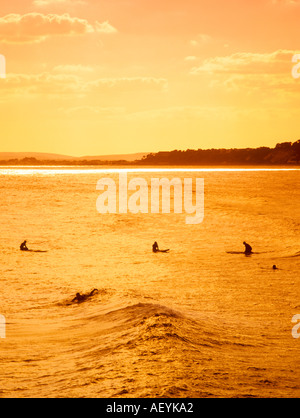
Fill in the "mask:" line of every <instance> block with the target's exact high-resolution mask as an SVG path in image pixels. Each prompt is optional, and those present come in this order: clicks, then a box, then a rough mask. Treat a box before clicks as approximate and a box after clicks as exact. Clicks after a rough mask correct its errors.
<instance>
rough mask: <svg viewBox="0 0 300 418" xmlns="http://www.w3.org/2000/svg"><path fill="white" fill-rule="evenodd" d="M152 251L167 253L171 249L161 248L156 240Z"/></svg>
mask: <svg viewBox="0 0 300 418" xmlns="http://www.w3.org/2000/svg"><path fill="white" fill-rule="evenodd" d="M152 251H153V252H154V253H167V252H168V251H170V250H169V249H168V250H160V249H159V248H158V244H157V242H156V241H155V243H154V244H153V245H152Z"/></svg>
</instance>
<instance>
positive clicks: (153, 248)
mask: <svg viewBox="0 0 300 418" xmlns="http://www.w3.org/2000/svg"><path fill="white" fill-rule="evenodd" d="M152 251H153V252H154V253H157V252H158V251H159V248H158V244H157V242H156V241H155V243H154V244H153V245H152Z"/></svg>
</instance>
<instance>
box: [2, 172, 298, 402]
mask: <svg viewBox="0 0 300 418" xmlns="http://www.w3.org/2000/svg"><path fill="white" fill-rule="evenodd" d="M103 177H111V178H113V179H115V180H116V181H117V179H118V172H117V171H115V172H109V171H107V172H104V171H101V170H99V169H97V168H87V169H79V168H64V167H60V168H46V169H45V168H17V167H16V168H4V167H2V168H0V188H1V200H0V217H1V239H0V253H1V264H0V292H1V293H0V296H1V298H0V314H1V315H4V316H5V319H6V338H5V339H4V338H2V339H0V397H2V398H6V397H15V398H16V397H20V398H23V397H24V398H25V397H102V398H108V397H136V398H138V397H171V398H172V397H177V398H178V397H299V395H300V368H299V364H298V363H299V361H298V357H299V349H300V339H296V338H293V336H292V328H293V326H294V324H293V323H292V322H291V321H292V317H293V316H294V315H296V314H300V292H299V269H300V256H299V254H300V253H299V251H300V247H299V232H300V211H299V203H300V187H299V185H300V182H299V170H297V169H291V170H280V169H272V170H268V169H266V170H257V169H252V170H245V169H240V170H236V169H229V170H216V169H207V170H199V171H189V172H185V171H177V172H168V171H165V172H161V173H158V172H151V170H149V171H147V172H144V173H141V172H138V173H136V172H130V173H129V174H128V179H130V178H133V177H143V178H144V179H146V180H147V181H148V184H150V179H151V178H152V177H160V178H161V177H168V178H170V179H171V178H173V177H179V178H181V179H183V178H185V177H192V178H193V179H195V178H196V177H198V178H204V184H205V206H204V207H205V209H204V220H203V222H202V223H201V224H199V225H187V224H186V223H185V217H186V214H185V213H182V214H174V213H170V214H151V213H149V214H131V213H128V214H99V213H98V212H97V210H96V200H97V198H98V196H99V191H97V190H96V184H97V181H98V180H99V179H100V178H103ZM25 239H27V241H28V247H29V248H30V249H33V250H45V251H47V252H45V253H39V252H28V253H25V252H21V251H20V250H19V246H20V244H21V242H22V241H23V240H25ZM154 241H157V242H158V244H159V246H160V247H161V248H170V252H169V253H167V254H162V253H159V254H154V253H152V244H153V242H154ZM243 241H247V242H249V243H250V244H251V245H252V247H253V251H254V254H253V255H251V256H250V257H246V256H245V255H244V254H234V252H237V253H238V252H242V251H243V250H244V246H243ZM231 252H233V253H231ZM274 264H275V265H276V266H277V267H278V270H273V269H272V266H273V265H274ZM94 288H97V289H98V290H99V293H98V294H97V295H95V296H94V297H93V298H91V299H89V300H87V301H86V302H84V303H81V304H77V303H71V300H72V299H73V298H74V296H75V294H76V293H77V292H89V291H91V290H92V289H94Z"/></svg>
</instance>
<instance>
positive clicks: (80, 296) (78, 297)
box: [72, 289, 98, 302]
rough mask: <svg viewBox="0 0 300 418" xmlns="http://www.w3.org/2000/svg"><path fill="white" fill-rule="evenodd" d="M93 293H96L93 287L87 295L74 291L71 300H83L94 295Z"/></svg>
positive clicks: (96, 290)
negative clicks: (74, 294)
mask: <svg viewBox="0 0 300 418" xmlns="http://www.w3.org/2000/svg"><path fill="white" fill-rule="evenodd" d="M95 293H98V289H94V290H92V291H91V292H90V293H89V294H87V295H81V294H80V293H76V296H75V298H74V299H73V300H72V302H84V301H85V300H86V299H87V298H90V297H92V296H94V294H95Z"/></svg>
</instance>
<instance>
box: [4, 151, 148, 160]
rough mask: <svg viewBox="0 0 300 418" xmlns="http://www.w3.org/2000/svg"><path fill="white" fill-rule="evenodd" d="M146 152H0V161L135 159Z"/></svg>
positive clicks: (141, 156)
mask: <svg viewBox="0 0 300 418" xmlns="http://www.w3.org/2000/svg"><path fill="white" fill-rule="evenodd" d="M147 154H148V153H147V152H143V153H136V154H112V155H96V156H83V157H73V156H71V155H62V154H51V153H50V154H49V153H41V152H0V161H9V160H23V159H24V158H26V159H28V158H35V159H36V160H38V161H120V160H125V161H135V160H139V159H141V158H143V157H144V156H146V155H147Z"/></svg>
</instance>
